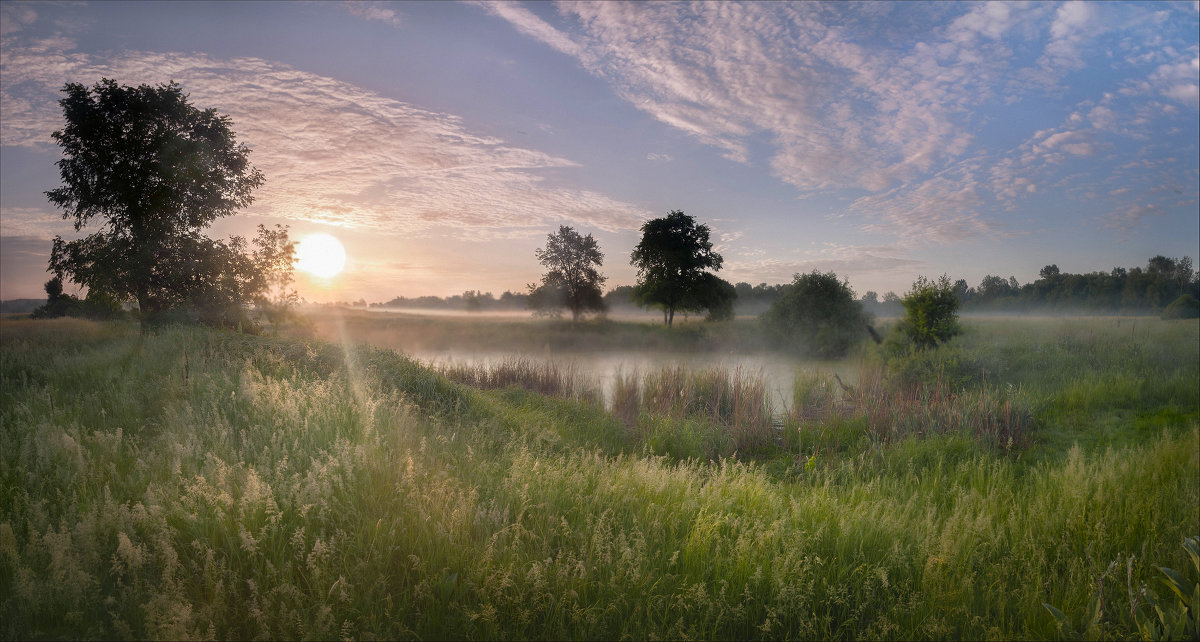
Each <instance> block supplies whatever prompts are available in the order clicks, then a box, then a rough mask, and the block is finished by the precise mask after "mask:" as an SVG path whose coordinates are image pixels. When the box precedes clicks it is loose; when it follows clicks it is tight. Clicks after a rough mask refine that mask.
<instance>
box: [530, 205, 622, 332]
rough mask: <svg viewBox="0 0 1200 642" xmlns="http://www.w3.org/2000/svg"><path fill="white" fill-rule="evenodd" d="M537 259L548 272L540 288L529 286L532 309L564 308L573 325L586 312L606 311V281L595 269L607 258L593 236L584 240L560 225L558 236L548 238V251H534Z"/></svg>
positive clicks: (548, 311)
mask: <svg viewBox="0 0 1200 642" xmlns="http://www.w3.org/2000/svg"><path fill="white" fill-rule="evenodd" d="M534 255H535V256H537V259H538V262H540V263H541V264H542V265H543V266H545V267H546V268H548V269H549V271H548V272H546V273H545V274H543V275H542V283H541V284H540V285H537V284H531V285H530V286H529V305H530V307H533V308H534V309H536V310H538V311H539V312H543V313H555V312H556V311H557V310H559V309H561V308H563V307H565V308H567V309H568V310H570V311H571V320H572V321H578V320H579V317H580V316H581V315H582V314H583V313H584V312H588V311H595V312H603V311H604V310H606V309H607V305H606V304H605V302H604V292H603V290H601V287H602V286H603V285H604V282H605V281H606V280H607V277H605V276H604V275H603V274H600V272H599V270H597V269H596V268H598V267H600V266H601V265H602V264H603V263H604V255H603V254H602V253H601V252H600V246H599V244H597V243H596V239H594V238H592V235H591V234H588V235H587V236H583V235H581V234H579V232H576V231H575V230H573V229H571V228H570V227H567V226H566V225H561V226H559V228H558V232H557V233H555V234H548V235H546V247H544V248H540V249H537V250H534Z"/></svg>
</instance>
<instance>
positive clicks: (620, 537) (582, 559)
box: [0, 319, 1200, 639]
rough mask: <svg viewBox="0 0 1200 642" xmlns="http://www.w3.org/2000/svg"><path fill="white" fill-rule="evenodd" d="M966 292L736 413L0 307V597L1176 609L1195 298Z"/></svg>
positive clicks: (764, 631) (914, 632)
mask: <svg viewBox="0 0 1200 642" xmlns="http://www.w3.org/2000/svg"><path fill="white" fill-rule="evenodd" d="M363 323H365V321H363ZM527 325H528V326H529V327H533V324H527ZM631 325H632V324H631ZM964 325H965V326H966V327H965V328H964V333H963V334H962V335H961V336H959V337H957V338H955V339H954V340H952V341H950V342H949V343H947V344H945V345H942V346H939V347H938V348H936V349H934V350H930V351H924V352H920V353H906V352H904V351H903V350H900V349H895V346H892V349H890V350H889V347H888V346H884V347H881V348H872V351H870V352H866V353H863V354H861V355H859V356H858V357H857V359H859V360H860V361H861V362H862V365H861V366H860V367H861V369H862V371H863V373H864V374H863V375H861V376H860V377H859V378H858V379H857V380H855V381H852V382H840V381H838V380H831V379H827V378H824V377H822V376H816V375H805V376H801V377H798V379H797V384H796V397H795V399H794V400H793V403H792V404H791V405H790V406H789V407H788V408H787V409H786V412H783V411H784V410H785V409H775V410H776V415H777V416H776V418H775V421H773V422H771V423H770V424H769V425H766V424H764V423H763V421H762V418H761V417H762V415H761V407H753V411H752V412H751V407H742V409H741V410H740V411H737V412H734V411H730V412H723V411H722V410H721V408H722V406H721V404H720V403H719V402H714V401H713V400H714V399H718V400H719V399H734V398H737V399H749V400H753V399H755V398H759V399H761V398H762V395H763V394H764V393H762V392H761V390H760V388H761V386H759V387H758V388H756V387H755V386H754V385H753V384H754V377H753V376H752V375H750V376H742V375H740V374H738V373H734V375H735V376H733V377H730V376H729V373H725V374H724V375H722V373H708V374H705V373H686V372H680V371H678V370H672V369H671V368H664V370H663V371H662V372H660V373H645V374H643V375H642V376H641V377H640V378H639V379H638V380H636V381H628V382H626V383H625V384H624V385H623V386H622V387H621V389H622V390H624V392H623V393H622V394H621V395H619V396H618V397H619V398H614V399H613V400H612V402H610V403H609V404H608V405H605V404H604V403H602V402H601V401H600V399H598V398H597V396H596V395H595V394H590V393H588V392H587V390H588V386H587V384H586V382H582V383H579V382H574V381H568V383H570V385H569V386H567V387H565V388H563V387H559V388H555V387H554V386H555V385H557V384H556V383H555V381H556V379H555V377H554V376H553V373H549V374H548V376H547V377H545V378H543V379H537V377H536V376H534V375H538V371H537V369H536V368H533V369H531V370H530V372H531V373H532V374H530V377H532V378H531V379H529V380H530V381H541V384H539V385H544V386H545V389H543V390H541V392H536V391H533V390H529V389H527V387H522V385H523V384H521V381H522V379H521V377H522V376H524V375H521V374H520V372H519V367H518V366H519V364H515V366H514V372H515V374H510V375H505V376H508V377H510V379H509V380H507V381H506V382H505V383H504V384H503V385H493V383H495V382H496V381H498V379H497V377H498V376H500V375H501V374H503V373H495V372H480V371H477V370H474V371H473V370H470V369H462V370H460V371H459V372H447V373H445V374H442V373H437V372H434V371H432V370H430V369H428V368H426V367H424V366H422V365H421V364H419V363H416V362H414V361H412V360H409V359H407V358H405V357H403V356H401V355H397V354H396V353H393V352H391V351H388V350H384V349H379V348H370V347H361V346H360V347H353V346H348V345H342V344H336V343H322V342H318V341H306V340H301V339H280V338H274V339H272V338H265V337H249V336H244V335H237V334H233V333H228V332H223V331H218V330H208V329H200V328H185V327H170V328H165V329H162V330H159V331H157V332H155V333H151V334H140V333H139V332H138V329H137V327H136V326H133V325H128V324H120V323H94V322H85V321H81V320H58V321H46V322H32V321H22V320H11V319H5V320H4V322H3V326H2V332H0V341H2V345H0V347H2V352H0V355H2V361H0V433H2V436H0V439H2V441H3V443H4V445H5V448H4V450H3V453H2V454H0V589H2V590H0V627H3V631H4V635H5V637H6V638H13V639H15V638H52V637H126V638H127V637H134V638H147V637H149V638H171V639H185V638H219V639H227V638H309V639H312V638H316V639H329V638H335V637H337V638H343V639H377V638H386V639H394V638H420V639H428V638H503V639H511V638H553V639H560V638H606V639H607V638H619V637H633V638H651V637H658V638H705V639H711V638H738V639H742V638H801V639H811V638H816V637H827V638H970V639H1012V638H1039V639H1056V638H1060V637H1087V638H1130V637H1138V636H1140V635H1142V634H1143V632H1148V633H1153V632H1154V631H1152V630H1151V629H1150V625H1151V624H1153V622H1154V621H1155V618H1157V617H1158V615H1157V614H1156V612H1155V611H1154V610H1153V608H1152V607H1151V606H1149V599H1150V598H1152V597H1153V596H1154V595H1157V598H1158V599H1157V603H1158V604H1159V605H1160V606H1161V607H1162V609H1163V610H1164V613H1167V614H1168V615H1170V614H1178V613H1184V614H1185V615H1187V613H1186V612H1184V611H1182V609H1181V607H1179V606H1178V605H1179V603H1180V602H1177V601H1173V600H1172V599H1170V598H1171V596H1172V591H1171V589H1170V585H1169V584H1168V583H1166V582H1164V580H1163V578H1164V577H1168V576H1167V575H1165V573H1164V572H1163V571H1160V570H1159V568H1158V567H1164V568H1167V569H1170V570H1172V572H1173V573H1176V575H1180V576H1181V577H1183V579H1184V580H1185V581H1186V582H1196V581H1197V578H1196V577H1195V572H1194V571H1192V569H1193V568H1194V567H1193V566H1192V561H1191V560H1190V559H1189V557H1188V553H1187V552H1186V551H1185V549H1184V547H1182V546H1181V544H1182V543H1183V541H1184V538H1185V537H1188V536H1192V535H1196V534H1197V530H1198V529H1200V526H1198V524H1200V508H1198V506H1200V461H1198V460H1200V457H1198V455H1197V453H1198V452H1200V428H1198V424H1200V399H1198V393H1197V390H1198V389H1200V367H1198V366H1197V364H1198V363H1200V337H1198V332H1197V325H1196V323H1195V322H1190V321H1176V322H1164V321H1159V320H1156V319H1138V320H1136V321H1132V320H1128V319H1125V320H1121V319H1101V320H1086V321H1079V320H1074V321H1071V320H1046V321H1030V320H1021V321H1015V322H1014V321H1007V322H1006V321H1003V320H992V321H986V322H984V321H974V322H968V323H966V324H964ZM597 327H600V326H597ZM606 327H608V329H607V330H606V329H603V328H601V329H596V330H586V331H590V332H594V333H595V334H596V335H597V336H599V337H601V338H599V339H596V341H598V342H599V343H604V342H605V341H608V340H609V339H608V337H610V336H611V335H612V334H618V335H619V334H621V333H628V334H627V335H626V336H637V335H636V333H641V332H643V331H642V330H641V329H639V328H635V327H629V328H626V327H622V326H619V325H618V326H606ZM685 327H686V326H685ZM717 327H731V328H736V327H737V326H736V324H734V325H729V326H717ZM543 330H544V327H543V328H542V329H539V328H537V327H533V329H532V330H530V331H529V332H530V333H531V334H539V335H540V336H542V337H543V338H545V337H546V336H547V333H546V332H544V331H543ZM705 331H706V332H712V331H714V330H705ZM733 331H734V332H736V330H733ZM503 332H505V333H507V335H509V336H516V335H517V334H519V333H520V332H521V330H520V329H519V328H518V327H517V326H515V325H514V326H512V327H507V328H505V329H504V330H503ZM549 336H554V334H553V332H551V333H549ZM655 336H657V335H655ZM655 340H657V339H655ZM648 341H649V340H648ZM872 373H874V374H872ZM541 374H542V375H546V374H547V373H545V372H542V373H541ZM539 376H540V375H539ZM723 376H724V378H722V377H723ZM450 377H452V378H454V379H455V380H457V381H461V382H463V383H456V382H455V381H452V380H451V378H450ZM558 379H562V377H559V378H558ZM568 379H569V378H568ZM509 384H516V385H509ZM689 386H690V387H689ZM684 390H690V391H691V392H690V393H688V394H683V395H681V394H679V391H684ZM721 391H725V392H721ZM542 393H547V394H542ZM722 394H724V395H725V396H724V397H721V395H722ZM689 395H690V396H689ZM668 399H670V401H669V402H668ZM1006 404H1007V405H1006ZM931 409H932V410H931ZM1005 409H1007V410H1005ZM993 411H994V414H995V415H996V418H995V421H992V422H991V423H989V421H990V420H989V421H984V420H981V419H980V416H991V415H989V413H993ZM739 412H740V413H741V414H740V415H739V414H738V413H739ZM922 413H925V414H922ZM956 413H957V414H956ZM1005 413H1007V414H1005ZM738 417H741V419H739V418H738ZM956 417H957V418H958V420H956V419H955V418H956ZM739 422H742V423H739ZM997 422H998V423H997ZM779 424H782V426H783V428H782V429H781V430H779V432H778V434H777V435H776V434H774V433H770V432H768V433H767V434H771V435H772V438H771V439H768V440H765V443H764V440H762V439H761V438H759V437H757V435H761V434H763V431H764V430H765V431H771V430H777V429H776V427H775V426H777V425H779ZM746 425H751V426H757V427H759V428H756V429H755V430H756V431H755V432H751V433H747V434H741V433H736V431H735V430H734V429H735V428H736V427H737V426H746ZM764 425H765V428H764V427H763V426H764ZM990 425H1003V426H1008V427H1010V428H1011V429H1012V433H1011V434H1010V435H1008V436H1011V437H1014V438H1013V439H1007V438H1005V436H1004V435H994V434H992V433H991V432H989V431H987V430H982V431H980V430H978V429H977V428H978V427H979V426H990ZM697 435H699V436H700V439H699V441H697V439H696V436H697ZM705 435H709V436H711V438H709V437H704V436H705ZM722 435H725V436H727V437H728V438H727V439H726V440H725V441H721V439H720V437H721V436H722ZM747 435H748V436H747ZM739 439H745V440H748V441H744V442H743V441H739ZM706 440H707V441H706ZM697 444H700V445H699V446H697ZM731 444H732V445H731ZM738 444H742V447H741V448H739V447H738ZM1189 573H1190V575H1189ZM1188 585H1189V586H1190V584H1188ZM1047 604H1048V605H1050V606H1051V607H1052V608H1047V606H1045V605H1047ZM1173 609H1174V610H1173ZM1192 609H1193V610H1192V611H1191V616H1192V617H1194V615H1195V612H1196V611H1195V609H1196V606H1193V607H1192ZM1059 615H1061V616H1062V617H1061V618H1060V617H1058V616H1059ZM1171 617H1174V615H1171ZM1193 635H1194V634H1193Z"/></svg>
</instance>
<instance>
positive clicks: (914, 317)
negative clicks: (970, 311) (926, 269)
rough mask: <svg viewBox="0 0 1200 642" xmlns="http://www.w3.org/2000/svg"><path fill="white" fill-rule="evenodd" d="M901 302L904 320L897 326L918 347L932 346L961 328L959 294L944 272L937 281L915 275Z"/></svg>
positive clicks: (956, 332)
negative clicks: (959, 322)
mask: <svg viewBox="0 0 1200 642" xmlns="http://www.w3.org/2000/svg"><path fill="white" fill-rule="evenodd" d="M900 304H901V305H903V306H904V320H902V321H901V322H900V324H899V325H898V326H897V328H898V329H899V330H900V332H901V333H902V334H903V335H904V336H906V337H907V338H908V339H909V340H910V341H912V342H913V344H915V345H916V346H917V347H918V348H930V347H933V346H935V345H937V344H938V343H941V342H943V341H945V340H947V339H949V338H950V337H953V336H954V335H956V334H958V333H959V332H961V331H962V328H961V327H960V326H959V324H958V297H956V296H955V295H954V288H953V286H952V285H951V283H950V277H948V276H946V275H945V274H943V275H942V276H941V278H939V279H938V280H937V281H930V280H929V279H927V278H925V277H924V276H920V277H917V280H916V282H915V283H913V287H912V290H910V291H909V292H908V294H905V295H904V298H903V299H900Z"/></svg>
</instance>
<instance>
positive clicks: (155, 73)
mask: <svg viewBox="0 0 1200 642" xmlns="http://www.w3.org/2000/svg"><path fill="white" fill-rule="evenodd" d="M2 74H3V79H4V80H3V86H2V88H0V91H2V95H3V100H4V110H5V113H4V119H3V127H2V128H0V143H2V144H4V145H23V146H49V145H51V144H52V141H51V138H50V133H51V132H52V131H53V130H55V129H57V128H58V127H60V126H61V113H60V110H59V107H58V105H57V104H56V100H57V98H58V97H59V95H58V91H59V90H60V89H61V87H62V86H63V84H64V83H66V82H83V83H85V84H91V83H93V82H96V81H98V80H99V79H100V78H101V77H108V78H113V79H115V80H116V81H117V82H119V83H122V84H129V85H134V84H141V83H148V84H158V83H162V82H165V81H166V80H168V79H173V80H175V81H177V82H179V83H180V85H181V86H182V87H183V89H184V91H186V92H187V93H188V94H189V95H190V97H191V100H192V102H193V103H194V104H196V105H199V106H212V107H216V108H218V109H219V110H220V111H221V112H223V113H225V114H228V115H229V116H231V117H232V118H233V121H234V129H235V131H236V132H237V133H238V136H239V140H241V141H244V142H246V143H247V144H248V145H249V146H250V147H251V148H252V149H253V152H252V155H251V160H252V162H253V163H254V164H255V165H256V166H257V167H259V168H260V169H262V170H263V172H264V173H265V174H266V177H267V183H266V185H265V186H264V187H263V188H261V189H260V190H259V191H258V192H257V193H256V198H257V200H256V202H255V204H254V205H253V206H252V207H251V208H250V209H249V210H248V212H249V213H251V214H258V215H266V216H274V217H280V218H285V219H300V220H310V221H321V222H327V223H334V224H339V225H349V226H353V227H360V228H370V229H377V230H381V231H387V232H395V233H406V234H412V233H421V232H423V231H427V230H434V229H436V230H438V231H440V232H442V233H452V234H458V235H462V236H476V237H488V236H490V235H501V236H504V235H514V234H515V235H520V234H538V233H541V232H543V231H544V229H545V228H546V227H547V226H552V225H555V224H558V223H559V222H572V223H575V224H578V225H580V226H582V227H587V228H593V229H600V230H605V231H619V230H631V229H636V227H637V226H638V225H639V224H640V221H641V220H642V219H644V218H645V217H646V216H647V213H646V212H644V211H643V210H641V209H640V208H638V207H636V206H634V205H631V204H628V203H624V202H621V201H618V200H615V199H612V198H610V197H607V196H605V195H603V194H600V193H598V192H594V191H588V190H585V189H576V188H567V187H560V186H556V185H553V184H551V183H550V182H549V181H547V180H545V179H544V178H543V176H542V174H541V172H542V170H548V169H554V168H569V167H576V166H577V164H576V163H574V162H573V161H571V160H568V159H566V158H561V157H557V156H552V155H549V154H545V153H542V152H539V151H536V150H533V149H527V148H522V147H517V146H514V145H510V144H508V143H507V142H506V141H504V140H500V139H497V138H494V137H488V136H483V135H479V134H476V133H473V132H471V131H470V129H469V128H468V127H467V125H466V124H465V123H463V122H462V121H461V119H459V118H457V117H455V116H453V115H450V114H444V113H436V112H431V111H428V110H423V109H420V108H418V107H415V106H412V105H409V104H407V103H403V102H400V101H397V100H392V99H390V98H386V97H384V96H380V95H379V94H376V93H373V92H371V91H368V90H365V89H362V88H359V87H356V86H354V85H350V84H347V83H344V82H340V81H337V80H334V79H332V78H328V77H324V76H319V75H316V74H311V73H307V72H303V71H300V70H297V69H294V68H291V67H288V66H286V65H282V64H279V63H274V62H271V61H267V60H262V59H257V58H237V59H230V60H223V59H217V58H212V57H209V56H205V55H202V54H181V53H152V52H138V51H124V52H120V53H119V54H116V55H112V56H104V57H100V56H89V55H85V54H80V53H74V52H72V51H70V43H69V41H66V42H48V41H45V40H42V41H28V42H24V41H22V42H17V41H15V40H13V41H6V46H5V50H4V57H3V62H2Z"/></svg>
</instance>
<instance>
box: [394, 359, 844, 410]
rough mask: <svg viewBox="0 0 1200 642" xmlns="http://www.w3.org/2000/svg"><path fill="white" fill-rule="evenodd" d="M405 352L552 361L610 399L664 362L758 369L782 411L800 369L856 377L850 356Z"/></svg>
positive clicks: (436, 363)
mask: <svg viewBox="0 0 1200 642" xmlns="http://www.w3.org/2000/svg"><path fill="white" fill-rule="evenodd" d="M407 354H408V355H409V356H410V357H412V358H414V359H416V360H418V361H421V362H422V363H425V364H427V365H429V366H431V367H433V368H435V369H437V368H441V367H448V366H453V365H470V366H480V365H482V366H485V367H490V366H496V365H499V364H502V363H505V362H511V361H513V360H515V359H526V360H529V361H533V362H537V363H555V364H557V365H559V366H563V367H566V368H568V369H569V370H570V371H572V372H574V373H576V374H579V375H581V376H583V377H585V378H586V379H588V380H590V381H593V382H595V383H596V385H597V387H599V388H600V390H601V392H602V394H603V395H604V402H605V403H606V404H607V403H611V401H612V395H613V390H614V388H615V386H616V382H617V377H618V375H622V374H624V375H629V374H637V375H639V376H645V375H647V374H650V373H653V372H657V371H659V370H661V369H663V368H669V367H673V366H677V365H678V366H682V367H683V368H684V369H686V370H689V371H693V372H700V371H704V370H708V369H712V368H717V369H723V370H727V371H729V372H730V373H733V372H736V371H738V370H741V372H742V373H743V374H746V375H758V374H761V375H762V376H763V378H764V379H765V381H766V384H767V389H768V391H769V392H770V395H771V407H772V411H773V412H775V413H780V412H783V411H785V410H786V409H788V408H790V407H791V404H792V383H793V381H794V379H795V376H796V375H797V374H799V373H801V372H820V373H830V374H832V373H837V374H838V375H839V376H840V377H841V378H842V379H843V380H845V381H846V382H847V383H850V382H852V381H855V380H857V378H858V368H857V367H856V366H854V365H853V364H851V363H850V362H848V361H812V360H803V359H797V358H794V357H789V356H787V355H775V354H721V353H713V352H674V351H673V352H660V351H635V350H629V351H617V352H613V351H604V352H593V351H558V352H554V351H551V350H549V349H544V350H542V351H540V352H536V353H530V352H517V351H505V350H468V349H462V350H458V349H453V348H451V349H438V350H428V349H425V350H410V351H408V352H407Z"/></svg>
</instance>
